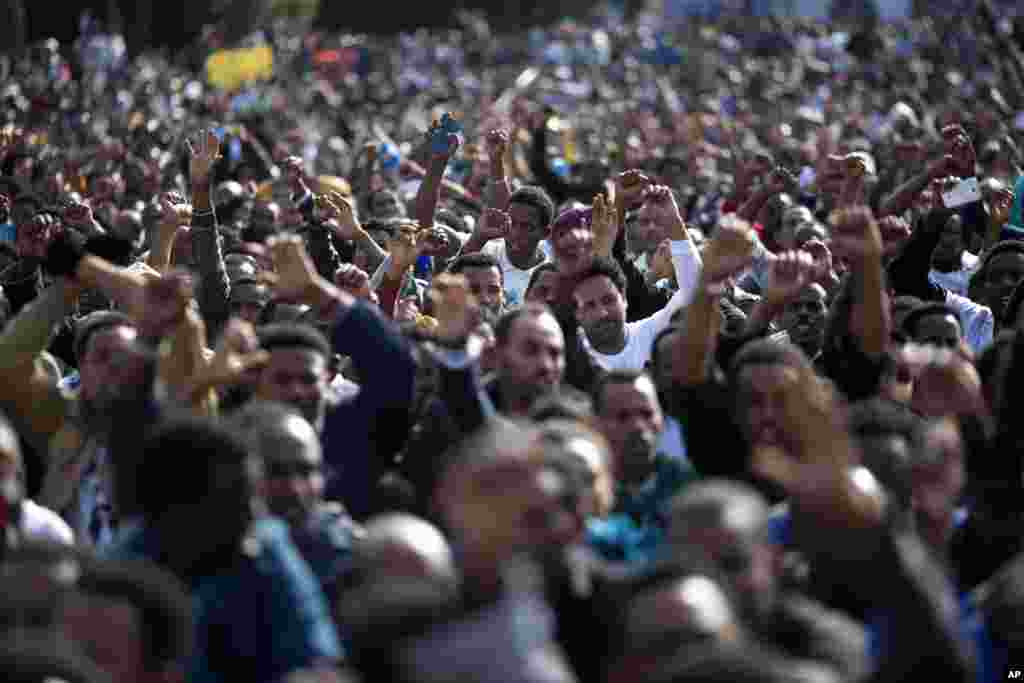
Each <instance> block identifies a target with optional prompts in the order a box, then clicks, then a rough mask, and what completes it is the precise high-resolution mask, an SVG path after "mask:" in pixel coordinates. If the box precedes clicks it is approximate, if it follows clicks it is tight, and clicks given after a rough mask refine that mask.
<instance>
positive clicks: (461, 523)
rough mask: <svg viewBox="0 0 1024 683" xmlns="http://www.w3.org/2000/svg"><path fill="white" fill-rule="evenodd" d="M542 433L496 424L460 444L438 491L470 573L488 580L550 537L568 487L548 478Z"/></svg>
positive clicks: (436, 500)
mask: <svg viewBox="0 0 1024 683" xmlns="http://www.w3.org/2000/svg"><path fill="white" fill-rule="evenodd" d="M542 454H543V450H542V448H541V445H540V444H539V443H538V434H537V432H536V430H534V429H531V428H529V427H526V426H521V425H517V424H515V423H512V422H509V421H506V420H497V421H492V422H491V423H489V424H488V425H487V426H485V427H484V428H482V429H481V430H479V431H477V432H476V433H474V434H472V435H471V436H470V437H469V438H467V439H464V440H462V441H460V442H459V444H458V445H457V446H455V450H454V452H453V453H452V454H451V457H450V458H446V459H445V462H447V463H448V465H447V467H446V468H445V470H444V472H443V473H442V475H441V477H440V480H439V485H438V487H437V489H436V490H435V491H434V495H433V501H434V505H435V506H436V507H437V510H438V512H439V515H440V519H441V520H443V524H444V526H445V527H446V528H447V529H448V530H449V531H450V532H451V533H452V534H453V535H454V538H456V539H457V540H458V542H459V543H460V545H461V547H462V549H463V552H464V557H465V561H464V563H463V564H464V569H465V571H466V572H467V573H470V574H473V573H476V574H477V575H478V576H480V577H483V576H486V575H492V576H493V572H494V571H495V570H497V569H498V568H499V567H501V566H502V565H503V564H504V563H505V562H506V561H508V560H509V559H511V558H513V557H515V556H516V555H518V554H520V553H523V552H535V551H536V550H538V549H539V548H541V547H542V546H543V545H544V543H545V542H546V540H547V539H548V538H549V537H550V535H551V521H552V520H553V519H555V516H554V515H556V513H557V511H558V510H559V509H560V507H561V501H560V500H559V498H560V495H561V492H562V490H563V482H561V481H560V480H558V479H557V478H556V477H552V476H550V475H548V474H545V469H544V466H543V464H544V463H543V458H542V457H541V456H542Z"/></svg>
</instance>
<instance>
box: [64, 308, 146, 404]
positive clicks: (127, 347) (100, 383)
mask: <svg viewBox="0 0 1024 683" xmlns="http://www.w3.org/2000/svg"><path fill="white" fill-rule="evenodd" d="M137 339H138V330H136V329H135V328H134V327H128V326H127V325H114V326H112V327H108V328H105V329H101V330H98V331H96V332H94V333H93V334H92V335H91V336H90V337H89V341H88V343H87V344H86V346H85V349H84V353H83V354H82V358H81V359H80V360H79V363H78V370H79V375H80V377H81V382H82V383H81V392H82V398H84V399H86V400H89V401H92V400H96V399H98V398H99V397H100V396H109V397H112V398H116V397H118V396H119V395H122V393H123V392H129V391H131V390H134V389H137V388H138V387H140V386H141V385H142V383H143V382H144V380H145V377H146V365H145V360H144V358H143V356H142V354H140V353H139V349H138V346H137V344H136V342H137Z"/></svg>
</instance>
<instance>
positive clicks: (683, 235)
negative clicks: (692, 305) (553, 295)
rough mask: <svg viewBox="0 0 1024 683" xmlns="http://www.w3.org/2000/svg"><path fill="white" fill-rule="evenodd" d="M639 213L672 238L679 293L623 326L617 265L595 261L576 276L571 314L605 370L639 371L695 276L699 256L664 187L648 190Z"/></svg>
mask: <svg viewBox="0 0 1024 683" xmlns="http://www.w3.org/2000/svg"><path fill="white" fill-rule="evenodd" d="M640 211H641V215H642V216H643V217H644V218H643V219H644V220H652V221H654V222H656V223H657V224H659V225H661V226H663V229H665V231H666V232H667V233H668V234H669V237H670V239H671V240H672V265H673V267H674V269H675V276H676V282H677V283H678V285H679V290H678V291H677V292H676V293H675V294H674V295H673V296H672V298H671V299H670V300H669V302H668V304H666V305H665V307H664V308H662V309H661V310H660V311H658V312H657V313H655V314H654V315H652V316H650V317H647V318H644V319H643V320H637V321H635V322H631V323H627V322H626V309H627V307H628V302H627V301H626V276H625V275H624V274H623V272H622V269H621V268H620V267H619V266H618V264H617V263H615V262H614V261H612V260H610V259H606V258H601V257H598V258H595V259H593V261H592V262H591V264H590V265H589V267H586V268H584V269H583V270H582V271H581V272H580V274H579V276H578V279H577V280H576V286H575V288H574V289H573V298H574V299H575V303H576V315H577V318H578V319H579V322H580V324H581V325H582V326H583V329H584V331H585V332H586V335H587V341H588V342H589V343H590V347H591V353H592V355H593V356H594V359H595V360H596V361H597V363H598V365H600V366H601V367H603V368H604V369H606V370H609V371H612V370H642V369H643V368H644V366H645V365H646V364H647V361H648V360H650V357H651V347H652V343H653V342H654V338H655V337H656V336H657V335H658V333H659V332H661V331H662V330H664V329H665V328H666V327H668V326H669V324H670V322H671V320H672V315H673V314H674V313H675V312H676V311H678V310H680V309H681V308H683V307H684V306H686V305H687V304H689V302H690V299H691V298H692V297H693V291H694V289H695V287H696V286H697V279H698V277H699V276H700V265H701V257H700V253H699V252H698V251H697V249H696V248H695V247H694V245H693V241H692V240H691V238H690V234H689V232H688V231H687V229H686V223H684V222H683V219H682V217H681V215H680V213H679V207H678V206H677V205H676V202H675V198H674V197H673V196H672V191H671V190H669V189H668V188H666V187H652V188H649V189H648V190H647V193H646V194H645V195H644V206H643V208H642V209H641V210H640Z"/></svg>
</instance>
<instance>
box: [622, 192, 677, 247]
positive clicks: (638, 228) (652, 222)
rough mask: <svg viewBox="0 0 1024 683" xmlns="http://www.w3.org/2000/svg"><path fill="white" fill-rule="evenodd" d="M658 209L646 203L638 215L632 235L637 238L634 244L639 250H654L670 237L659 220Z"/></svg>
mask: <svg viewBox="0 0 1024 683" xmlns="http://www.w3.org/2000/svg"><path fill="white" fill-rule="evenodd" d="M657 218H658V216H657V209H655V208H654V207H652V206H651V205H650V204H644V205H643V207H642V208H641V209H640V211H639V212H638V215H637V220H636V223H635V227H634V229H633V232H632V234H631V235H630V236H631V237H635V238H636V242H635V244H633V245H632V246H633V247H634V249H635V250H636V251H637V252H652V251H654V249H655V248H657V246H658V245H659V244H660V243H661V241H662V240H664V239H666V238H667V237H668V233H666V232H665V229H664V228H662V226H661V225H660V224H659V223H658V221H657Z"/></svg>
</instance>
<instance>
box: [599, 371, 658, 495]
mask: <svg viewBox="0 0 1024 683" xmlns="http://www.w3.org/2000/svg"><path fill="white" fill-rule="evenodd" d="M598 422H599V424H600V426H601V432H602V433H603V434H604V436H605V438H606V439H608V443H609V444H610V445H611V450H612V458H613V461H614V469H615V473H616V477H617V479H618V480H619V481H624V482H629V483H639V482H642V481H644V479H646V478H647V476H648V475H650V473H651V468H652V467H653V465H654V457H655V455H656V454H657V448H658V437H659V436H660V434H661V430H662V428H663V427H664V423H665V420H664V416H663V415H662V412H661V404H660V403H659V402H658V394H657V391H656V390H655V388H654V382H652V381H651V379H650V378H649V377H646V376H645V377H639V378H637V379H636V380H634V381H633V382H629V383H625V382H615V383H612V384H607V385H605V387H604V397H603V401H602V406H601V413H600V414H599V415H598Z"/></svg>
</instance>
